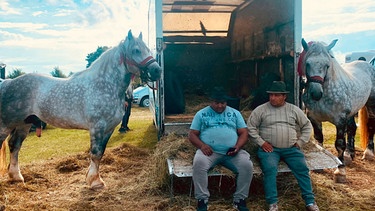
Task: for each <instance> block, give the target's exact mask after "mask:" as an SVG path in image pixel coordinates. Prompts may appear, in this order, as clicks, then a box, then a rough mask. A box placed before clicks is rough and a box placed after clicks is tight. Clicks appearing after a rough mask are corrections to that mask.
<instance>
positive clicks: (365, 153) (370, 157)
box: [362, 149, 374, 161]
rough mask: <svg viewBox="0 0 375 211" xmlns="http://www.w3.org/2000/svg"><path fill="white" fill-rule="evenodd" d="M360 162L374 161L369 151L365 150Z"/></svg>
mask: <svg viewBox="0 0 375 211" xmlns="http://www.w3.org/2000/svg"><path fill="white" fill-rule="evenodd" d="M362 160H371V161H372V160H374V153H373V152H372V151H371V150H369V149H366V150H365V151H364V152H363V157H362Z"/></svg>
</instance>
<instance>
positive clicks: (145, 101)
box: [133, 86, 150, 107]
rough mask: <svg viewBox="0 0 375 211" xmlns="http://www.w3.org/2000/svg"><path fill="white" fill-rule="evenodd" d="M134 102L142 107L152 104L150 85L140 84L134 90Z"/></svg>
mask: <svg viewBox="0 0 375 211" xmlns="http://www.w3.org/2000/svg"><path fill="white" fill-rule="evenodd" d="M133 103H134V104H137V105H139V106H141V107H148V106H149V105H150V101H149V88H148V86H140V87H138V88H136V89H134V90H133Z"/></svg>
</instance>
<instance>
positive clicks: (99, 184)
mask: <svg viewBox="0 0 375 211" xmlns="http://www.w3.org/2000/svg"><path fill="white" fill-rule="evenodd" d="M89 185H90V188H91V189H92V190H101V189H104V188H105V183H104V181H103V180H102V178H100V177H97V178H96V179H95V180H92V182H91V183H89Z"/></svg>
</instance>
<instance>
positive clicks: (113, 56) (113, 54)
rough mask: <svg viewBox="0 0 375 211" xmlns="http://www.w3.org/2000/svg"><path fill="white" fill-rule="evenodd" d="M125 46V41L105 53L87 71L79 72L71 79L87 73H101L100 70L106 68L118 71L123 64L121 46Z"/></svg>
mask: <svg viewBox="0 0 375 211" xmlns="http://www.w3.org/2000/svg"><path fill="white" fill-rule="evenodd" d="M122 44H123V41H121V43H120V44H119V45H118V46H115V47H111V48H109V49H107V50H106V51H105V52H103V53H102V54H101V55H100V56H99V57H98V58H97V59H96V60H95V61H94V62H93V63H91V65H90V67H88V68H87V69H85V70H82V71H79V72H76V73H74V74H73V75H72V76H71V77H72V78H74V77H78V76H80V75H82V74H85V73H86V72H91V73H94V72H100V70H104V69H105V70H107V69H108V68H106V67H108V66H109V67H112V69H117V68H118V67H119V66H120V65H121V64H122V63H123V58H121V54H123V53H122V52H119V49H122V48H121V47H120V45H122Z"/></svg>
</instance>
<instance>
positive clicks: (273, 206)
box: [268, 203, 279, 211]
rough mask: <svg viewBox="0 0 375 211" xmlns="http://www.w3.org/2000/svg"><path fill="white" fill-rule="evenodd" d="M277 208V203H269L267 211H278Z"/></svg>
mask: <svg viewBox="0 0 375 211" xmlns="http://www.w3.org/2000/svg"><path fill="white" fill-rule="evenodd" d="M278 210H279V207H278V206H277V204H276V203H275V204H270V208H269V210H268V211H278Z"/></svg>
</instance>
